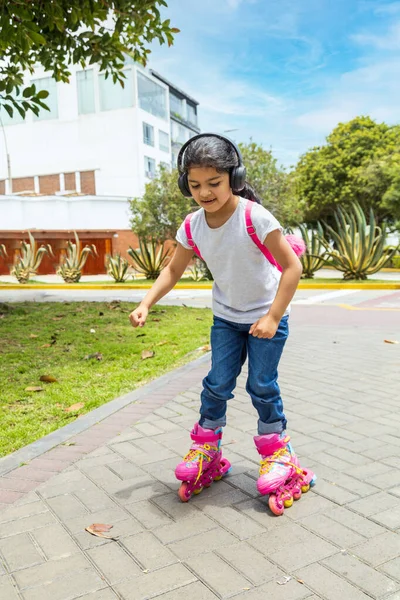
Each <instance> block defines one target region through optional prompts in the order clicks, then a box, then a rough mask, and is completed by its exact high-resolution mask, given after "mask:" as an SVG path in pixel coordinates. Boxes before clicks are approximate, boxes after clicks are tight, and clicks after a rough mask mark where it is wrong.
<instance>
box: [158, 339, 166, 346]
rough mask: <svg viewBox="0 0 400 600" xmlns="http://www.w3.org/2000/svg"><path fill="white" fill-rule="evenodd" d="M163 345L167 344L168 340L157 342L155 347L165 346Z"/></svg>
mask: <svg viewBox="0 0 400 600" xmlns="http://www.w3.org/2000/svg"><path fill="white" fill-rule="evenodd" d="M165 344H168V340H162V341H161V342H158V344H156V346H165Z"/></svg>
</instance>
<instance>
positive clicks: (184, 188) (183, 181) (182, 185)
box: [178, 173, 192, 198]
mask: <svg viewBox="0 0 400 600" xmlns="http://www.w3.org/2000/svg"><path fill="white" fill-rule="evenodd" d="M178 187H179V189H180V191H181V194H182V196H185V198H191V196H192V194H191V192H190V189H189V184H188V180H187V174H186V173H181V175H179V178H178Z"/></svg>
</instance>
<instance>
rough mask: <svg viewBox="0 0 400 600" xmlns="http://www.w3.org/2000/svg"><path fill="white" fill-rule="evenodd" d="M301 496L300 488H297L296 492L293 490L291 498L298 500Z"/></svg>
mask: <svg viewBox="0 0 400 600" xmlns="http://www.w3.org/2000/svg"><path fill="white" fill-rule="evenodd" d="M300 498H301V490H298V491H297V492H293V500H300Z"/></svg>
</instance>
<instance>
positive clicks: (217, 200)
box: [188, 167, 233, 213]
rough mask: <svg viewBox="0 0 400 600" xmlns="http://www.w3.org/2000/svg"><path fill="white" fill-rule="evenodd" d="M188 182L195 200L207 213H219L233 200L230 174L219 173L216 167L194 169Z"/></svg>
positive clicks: (191, 170) (189, 173)
mask: <svg viewBox="0 0 400 600" xmlns="http://www.w3.org/2000/svg"><path fill="white" fill-rule="evenodd" d="M188 182H189V188H190V191H191V194H192V197H193V199H194V200H195V201H196V202H197V204H198V205H199V206H202V207H203V208H204V209H205V210H206V211H207V212H210V213H211V212H213V213H214V212H217V211H218V210H220V209H221V208H222V207H223V206H224V205H225V204H226V203H227V202H228V201H229V200H231V199H232V198H233V194H232V190H231V188H230V185H229V173H225V172H224V173H219V172H218V171H217V170H216V169H215V168H214V167H192V168H191V169H189V172H188Z"/></svg>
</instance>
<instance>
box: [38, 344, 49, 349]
mask: <svg viewBox="0 0 400 600" xmlns="http://www.w3.org/2000/svg"><path fill="white" fill-rule="evenodd" d="M40 347H41V348H51V344H43V346H40Z"/></svg>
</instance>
